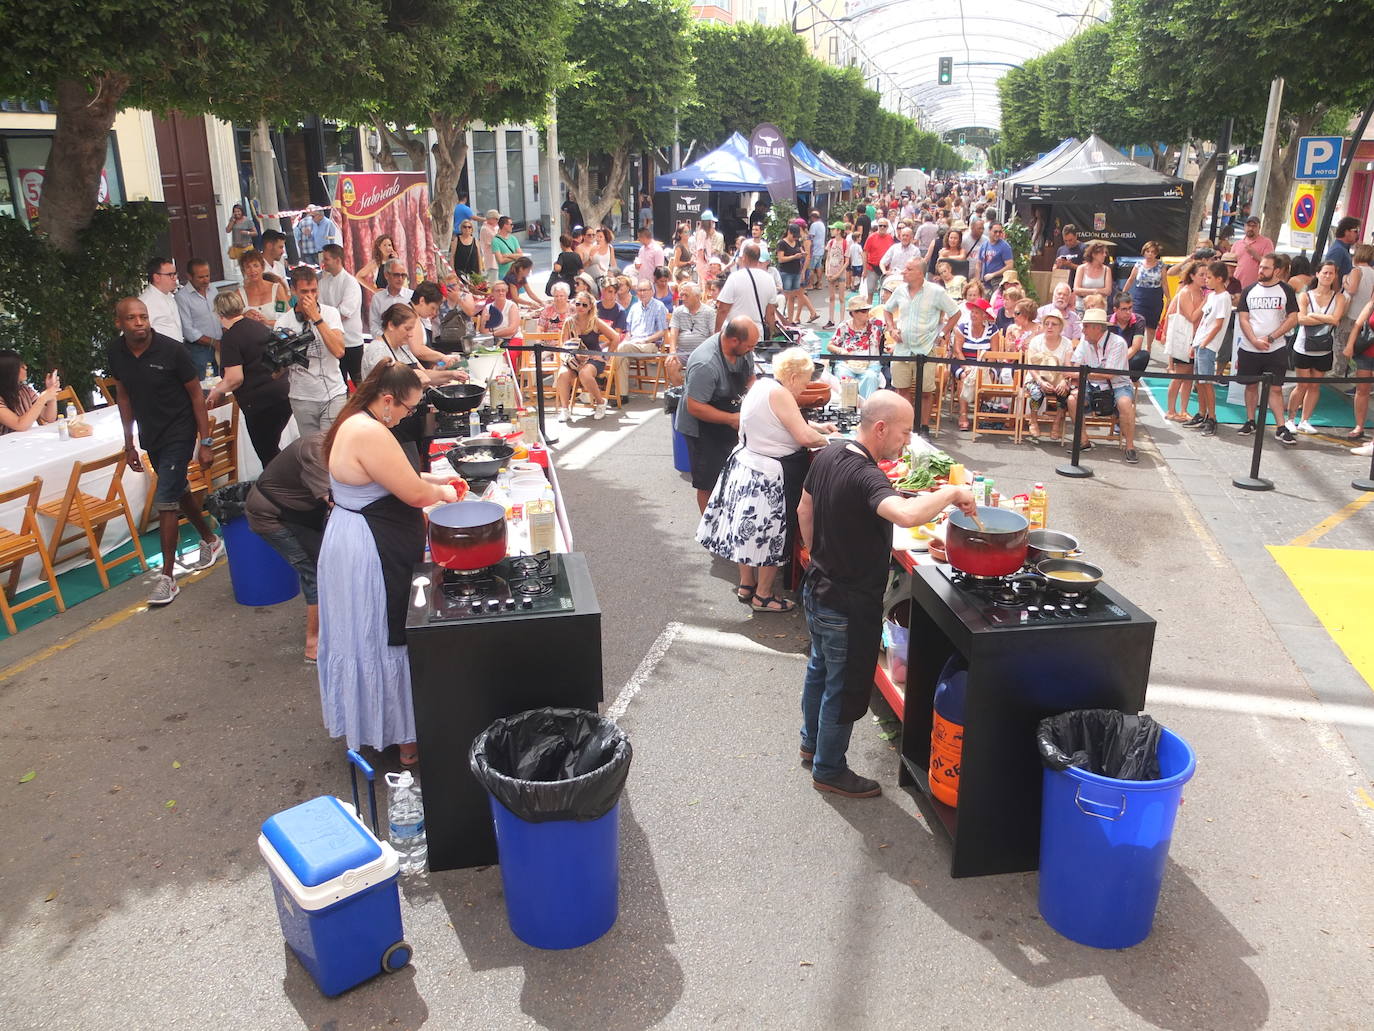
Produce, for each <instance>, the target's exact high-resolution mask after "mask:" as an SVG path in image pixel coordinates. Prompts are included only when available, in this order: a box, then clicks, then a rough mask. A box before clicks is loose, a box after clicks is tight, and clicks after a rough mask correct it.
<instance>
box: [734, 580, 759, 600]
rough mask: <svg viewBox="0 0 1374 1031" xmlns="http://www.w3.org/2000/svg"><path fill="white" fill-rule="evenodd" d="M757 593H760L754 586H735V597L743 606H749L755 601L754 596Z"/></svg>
mask: <svg viewBox="0 0 1374 1031" xmlns="http://www.w3.org/2000/svg"><path fill="white" fill-rule="evenodd" d="M757 593H758V591H757V589H756V587H755V586H754V585H753V584H736V585H735V597H736V598H738V599H739V600H740V603H741V604H744V605H748V604H749V603H750V602H751V601H753V600H754V595H755V594H757Z"/></svg>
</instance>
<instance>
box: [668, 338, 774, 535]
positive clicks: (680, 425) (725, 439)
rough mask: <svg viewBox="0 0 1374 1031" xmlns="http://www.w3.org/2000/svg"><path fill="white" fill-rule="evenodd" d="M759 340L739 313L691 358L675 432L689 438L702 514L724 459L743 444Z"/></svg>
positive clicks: (688, 360) (693, 479) (693, 478)
mask: <svg viewBox="0 0 1374 1031" xmlns="http://www.w3.org/2000/svg"><path fill="white" fill-rule="evenodd" d="M758 342H759V327H758V324H757V323H756V322H754V320H753V319H751V318H749V317H747V316H744V315H737V316H735V317H734V318H733V319H731V320H730V321H729V322H727V323H726V324H725V326H724V327H723V328H722V329H721V331H720V332H719V333H717V334H716V335H715V336H711V337H707V338H706V339H705V340H703V341H702V342H701V343H700V344H699V345H698V346H697V348H696V349H695V350H694V351H692V355H691V357H690V358H688V359H687V368H686V371H685V372H684V374H683V376H684V380H685V387H684V391H683V398H682V404H680V405H678V409H677V431H678V432H679V433H681V434H682V435H683V436H684V437H686V438H687V451H688V453H689V454H690V455H691V458H692V486H693V487H695V488H696V490H697V508H698V510H699V511H702V512H705V511H706V502H707V501H708V500H709V499H710V497H711V491H713V490H714V489H715V486H716V480H717V479H718V478H719V477H720V472H721V470H722V469H724V468H725V462H726V459H728V458H729V457H730V452H732V451H734V449H735V445H736V444H738V443H739V409H740V404H741V402H742V401H743V400H744V395H745V394H747V393H748V392H749V388H750V387H751V386H753V384H754V355H753V353H752V352H753V350H754V348H755V347H757V346H758Z"/></svg>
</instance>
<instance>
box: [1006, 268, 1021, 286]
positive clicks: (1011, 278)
mask: <svg viewBox="0 0 1374 1031" xmlns="http://www.w3.org/2000/svg"><path fill="white" fill-rule="evenodd" d="M1020 282H1021V277H1020V276H1019V275H1017V274H1016V269H1014V268H1009V269H1007V270H1006V271H1005V272H1003V273H1002V285H1003V286H1006V285H1007V284H1008V283H1020Z"/></svg>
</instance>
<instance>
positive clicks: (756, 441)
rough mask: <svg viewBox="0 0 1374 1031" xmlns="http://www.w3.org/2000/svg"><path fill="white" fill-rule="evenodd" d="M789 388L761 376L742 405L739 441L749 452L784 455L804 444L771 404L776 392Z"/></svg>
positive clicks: (745, 396)
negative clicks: (800, 442) (788, 428)
mask: <svg viewBox="0 0 1374 1031" xmlns="http://www.w3.org/2000/svg"><path fill="white" fill-rule="evenodd" d="M786 389H787V388H786V387H784V386H783V385H782V384H781V383H779V382H778V381H777V380H775V379H768V378H766V377H765V378H761V379H759V380H758V381H757V382H755V384H754V385H753V387H751V388H750V390H749V393H747V394H745V395H744V403H743V404H741V405H740V410H739V430H740V440H741V441H742V442H743V444H744V446H745V447H746V448H748V449H749V450H750V451H752V452H754V453H755V454H757V455H763V456H764V457H765V458H783V457H785V456H787V455H790V454H792V453H793V452H794V451H796V450H798V449H799V448H800V447H801V445H800V444H798V443H797V441H796V438H795V437H793V436H792V434H791V433H789V432H788V431H787V428H786V427H785V426H783V424H782V420H781V419H779V418H778V415H777V413H776V412H775V411H773V406H772V404H770V403H769V402H770V401H771V399H772V396H773V394H774V392H775V391H785V390H786Z"/></svg>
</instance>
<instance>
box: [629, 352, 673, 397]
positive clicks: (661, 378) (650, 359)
mask: <svg viewBox="0 0 1374 1031" xmlns="http://www.w3.org/2000/svg"><path fill="white" fill-rule="evenodd" d="M667 358H668V356H667V355H666V354H641V355H637V356H636V357H634V358H629V359H626V360H627V361H628V363H629V369H628V370H627V372H626V377H625V382H626V386H627V388H628V390H629V392H630V393H631V394H639V395H641V396H643V397H658V395H659V393H660V392H661V391H662V390H663V388H664V387H665V386H666V385H667V371H666V369H667V366H666V364H665V363H666V360H667Z"/></svg>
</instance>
